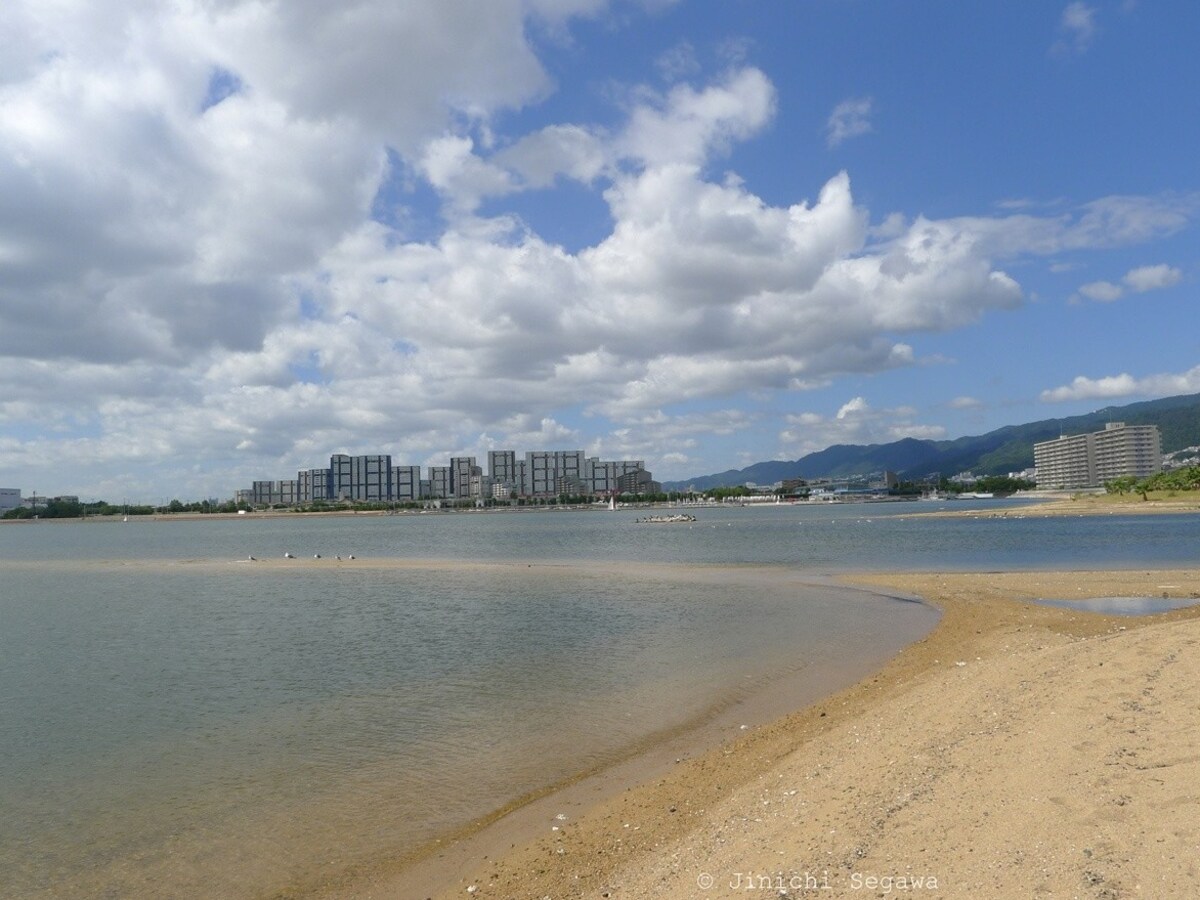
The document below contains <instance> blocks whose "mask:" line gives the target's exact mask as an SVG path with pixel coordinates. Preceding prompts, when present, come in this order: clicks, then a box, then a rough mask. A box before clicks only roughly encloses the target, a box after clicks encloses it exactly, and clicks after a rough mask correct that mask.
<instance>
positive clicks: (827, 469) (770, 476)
mask: <svg viewBox="0 0 1200 900" xmlns="http://www.w3.org/2000/svg"><path fill="white" fill-rule="evenodd" d="M1108 422H1124V423H1125V424H1127V425H1157V426H1158V428H1159V431H1160V432H1161V434H1162V449H1163V452H1164V453H1170V452H1173V451H1175V450H1181V449H1183V448H1184V447H1191V446H1195V445H1198V444H1200V394H1187V395H1183V396H1179V397H1165V398H1163V399H1161V400H1148V401H1145V402H1142V403H1131V404H1129V405H1127V406H1106V407H1105V408H1104V409H1098V410H1096V411H1095V412H1091V413H1086V414H1084V415H1081V416H1070V417H1068V418H1065V419H1043V420H1042V421H1040V422H1030V423H1028V424H1026V425H1006V426H1005V427H1003V428H997V429H996V430H995V431H989V432H988V433H987V434H981V435H978V436H975V437H961V438H957V439H955V440H952V441H922V440H917V439H916V438H904V439H902V440H899V441H893V442H891V443H889V444H867V445H862V444H835V445H834V446H832V447H827V448H825V449H824V450H819V451H817V452H816V453H810V454H808V455H807V456H802V457H800V458H799V459H796V460H792V461H787V460H771V461H767V462H759V463H754V464H753V465H750V466H747V467H746V468H744V469H730V470H728V471H726V472H718V473H716V474H714V475H699V476H697V477H695V478H689V479H686V480H683V481H670V482H664V483H663V490H666V491H679V490H687V489H689V488H691V489H695V490H699V491H703V490H708V489H709V488H714V487H732V486H735V485H739V484H746V483H747V482H753V483H755V484H774V483H775V482H777V481H782V480H783V479H785V478H803V479H805V480H807V481H812V480H814V479H819V478H848V477H852V476H856V475H870V474H872V473H877V472H882V471H884V470H889V471H892V472H895V473H897V474H898V475H899V476H900V478H901V479H902V480H906V481H916V480H920V479H923V478H925V477H927V476H929V475H935V474H942V475H954V474H956V473H958V472H963V471H971V472H974V473H975V474H976V475H1006V474H1008V473H1009V472H1017V471H1021V470H1022V469H1027V468H1030V467H1031V466H1032V465H1033V445H1034V444H1036V443H1039V442H1041V441H1048V440H1053V439H1054V438H1056V437H1059V436H1061V435H1064V434H1085V433H1087V432H1090V431H1099V430H1101V429H1103V428H1104V426H1105V424H1106V423H1108Z"/></svg>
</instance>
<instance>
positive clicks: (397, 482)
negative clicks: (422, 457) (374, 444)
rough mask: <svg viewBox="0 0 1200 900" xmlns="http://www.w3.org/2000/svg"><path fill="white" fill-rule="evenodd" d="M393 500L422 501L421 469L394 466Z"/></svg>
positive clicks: (418, 467) (417, 467)
mask: <svg viewBox="0 0 1200 900" xmlns="http://www.w3.org/2000/svg"><path fill="white" fill-rule="evenodd" d="M391 499H393V500H405V501H410V502H411V501H413V500H420V499H421V467H420V466H393V467H392V497H391Z"/></svg>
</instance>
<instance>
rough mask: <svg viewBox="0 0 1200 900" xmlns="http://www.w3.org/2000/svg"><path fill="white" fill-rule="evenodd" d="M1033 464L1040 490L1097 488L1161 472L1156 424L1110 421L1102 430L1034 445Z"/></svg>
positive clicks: (1158, 436)
mask: <svg viewBox="0 0 1200 900" xmlns="http://www.w3.org/2000/svg"><path fill="white" fill-rule="evenodd" d="M1033 461H1034V464H1035V465H1036V466H1037V483H1038V487H1040V488H1044V489H1050V490H1067V491H1070V490H1075V489H1077V488H1096V487H1102V486H1103V485H1104V484H1105V483H1106V482H1108V481H1111V480H1113V479H1114V478H1123V477H1126V476H1133V477H1135V478H1146V477H1148V476H1150V475H1155V474H1157V473H1158V472H1161V471H1162V442H1161V437H1160V435H1159V431H1158V426H1157V425H1126V424H1125V423H1124V422H1109V423H1108V424H1107V425H1105V426H1104V430H1103V431H1094V432H1092V433H1091V434H1073V435H1064V436H1063V437H1060V438H1056V439H1055V440H1052V441H1042V442H1041V443H1038V444H1034V445H1033Z"/></svg>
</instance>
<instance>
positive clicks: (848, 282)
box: [0, 0, 1200, 500]
mask: <svg viewBox="0 0 1200 900" xmlns="http://www.w3.org/2000/svg"><path fill="white" fill-rule="evenodd" d="M1197 34H1200V7H1198V6H1197V5H1196V4H1192V3H1184V2H1161V3H1150V2H1148V0H1139V2H1134V0H1111V2H1105V0H1094V2H1087V0H1084V2H1079V0H1076V2H1070V3H1047V2H1032V0H1024V2H1014V3H1004V4H999V3H997V4H961V3H951V2H926V3H914V4H898V3H888V2H866V0H796V2H790V3H780V2H764V0H723V2H715V0H714V2H689V0H674V2H672V0H642V2H637V0H493V2H487V3H482V2H467V0H454V2H449V0H438V2H434V0H429V2H424V0H422V2H417V0H410V2H406V3H403V4H400V3H395V2H384V0H358V2H347V3H343V4H336V5H326V4H269V3H263V2H250V0H207V2H203V0H202V2H195V3H161V4H148V3H147V4H141V3H134V4H130V3H125V2H120V3H117V2H111V3H110V2H103V0H101V2H91V3H83V2H64V3H62V4H57V5H55V6H54V8H53V9H50V8H48V7H47V5H46V4H39V3H35V2H32V0H14V2H10V3H6V4H5V6H4V9H3V11H0V484H3V485H5V486H12V487H20V488H22V489H23V490H24V491H25V492H26V493H27V494H28V493H30V492H32V491H33V490H37V491H38V492H39V493H43V494H45V493H78V494H81V495H84V496H88V497H104V498H108V499H113V498H117V499H125V498H128V499H146V500H162V499H165V498H169V497H176V496H178V497H183V498H194V497H202V496H229V495H231V494H232V492H233V490H234V489H235V488H237V487H241V486H244V485H247V484H249V482H250V481H251V480H254V479H258V478H285V477H293V475H292V473H294V472H295V471H296V469H298V468H308V467H311V466H315V465H319V464H321V463H322V462H323V461H324V460H325V459H327V457H328V455H329V454H330V453H332V452H351V453H366V452H385V453H391V454H392V455H393V457H394V458H395V461H396V462H397V464H399V463H407V464H422V465H428V464H430V463H441V462H443V461H444V460H445V459H446V458H447V457H449V456H450V455H451V454H454V455H461V454H464V453H465V454H475V455H478V456H480V457H483V456H485V455H486V452H487V450H489V449H504V448H512V449H517V450H524V449H534V448H547V449H553V448H557V449H574V448H583V449H586V450H587V451H588V452H589V453H593V454H595V455H599V456H602V457H605V458H629V457H634V458H643V459H645V460H646V463H647V466H648V467H649V468H650V469H651V470H652V471H653V472H654V473H655V475H656V476H657V477H660V478H662V479H664V480H674V479H685V478H687V477H688V476H691V475H699V474H704V473H708V472H712V471H719V470H723V469H726V468H730V467H734V466H741V465H745V464H748V463H751V462H756V461H759V460H764V459H794V458H797V457H799V456H801V455H803V454H805V453H808V452H811V451H814V450H819V449H822V448H824V447H826V446H828V445H830V444H833V443H875V442H883V441H890V440H896V439H898V438H901V437H906V436H915V437H922V438H934V439H940V438H954V437H958V436H961V435H964V434H978V433H982V432H984V431H988V430H990V429H992V428H996V427H999V426H1001V425H1005V424H1014V423H1019V422H1025V421H1032V420H1036V419H1042V418H1048V417H1058V416H1066V415H1073V414H1076V413H1080V412H1084V411H1088V410H1092V409H1096V408H1099V407H1103V406H1108V405H1114V404H1120V403H1126V402H1134V401H1136V400H1142V399H1147V398H1151V397H1158V396H1168V395H1173V394H1180V393H1192V392H1197V391H1200V333H1198V332H1197V329H1196V327H1195V326H1196V323H1197V321H1200V319H1198V317H1197V315H1196V308H1195V301H1194V297H1195V292H1196V283H1197V277H1198V275H1200V260H1198V259H1197V250H1196V248H1197V246H1198V243H1197V240H1196V236H1197V228H1196V220H1197V216H1198V215H1200V166H1198V165H1197V163H1196V161H1195V148H1196V147H1197V146H1200V134H1198V133H1197V132H1198V131H1200V108H1198V107H1200V99H1198V97H1197V94H1196V92H1195V90H1194V85H1195V84H1196V82H1197V80H1198V79H1197V75H1200V72H1198V71H1197V70H1198V68H1200V64H1198V63H1197V62H1196V61H1195V53H1194V38H1195V36H1196V35H1197Z"/></svg>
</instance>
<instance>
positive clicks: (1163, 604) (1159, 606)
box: [1034, 597, 1200, 616]
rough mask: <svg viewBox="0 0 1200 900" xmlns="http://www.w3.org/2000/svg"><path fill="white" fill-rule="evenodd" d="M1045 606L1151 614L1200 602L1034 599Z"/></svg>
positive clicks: (1183, 599) (1179, 599) (1178, 599)
mask: <svg viewBox="0 0 1200 900" xmlns="http://www.w3.org/2000/svg"><path fill="white" fill-rule="evenodd" d="M1034 602H1035V603H1040V604H1042V605H1043V606H1057V607H1060V608H1063V609H1077V610H1080V611H1081V612H1094V613H1103V614H1105V615H1108V616H1149V615H1153V614H1154V613H1161V612H1170V611H1171V610H1173V609H1185V608H1187V607H1189V606H1195V605H1196V604H1197V603H1200V599H1188V598H1186V597H1089V598H1088V599H1086V600H1059V599H1051V598H1041V599H1038V600H1035V601H1034Z"/></svg>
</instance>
